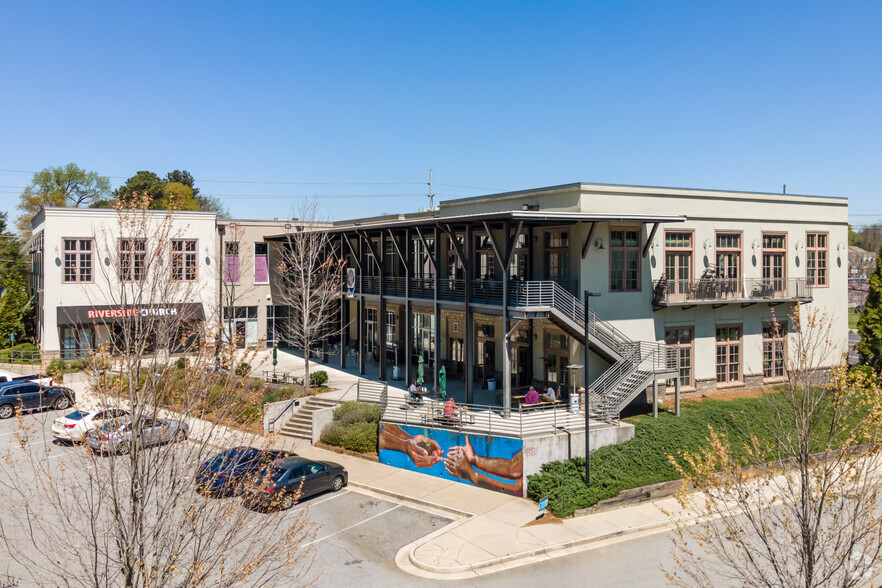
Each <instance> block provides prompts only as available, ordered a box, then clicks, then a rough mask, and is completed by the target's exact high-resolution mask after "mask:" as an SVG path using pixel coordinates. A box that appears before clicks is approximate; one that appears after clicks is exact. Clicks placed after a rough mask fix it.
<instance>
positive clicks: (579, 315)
mask: <svg viewBox="0 0 882 588" xmlns="http://www.w3.org/2000/svg"><path fill="white" fill-rule="evenodd" d="M509 308H510V309H511V310H512V317H513V318H538V317H539V316H544V317H545V318H548V319H549V320H551V321H552V322H554V323H555V324H557V325H558V326H559V327H561V328H563V329H564V330H565V331H567V333H568V334H570V335H571V336H573V337H575V338H576V339H577V340H578V341H580V342H582V343H583V344H585V343H586V342H585V306H584V305H583V304H582V302H581V301H580V300H579V299H578V298H576V297H575V296H573V295H572V294H570V293H569V292H567V291H566V290H565V289H564V288H563V287H562V286H561V285H560V284H558V283H557V282H552V281H529V282H518V283H516V284H512V286H511V291H510V292H509ZM588 339H589V340H588V342H587V344H588V346H589V347H590V348H591V349H592V350H593V351H594V352H595V353H597V354H598V355H600V356H602V357H604V358H605V359H607V360H608V361H610V362H611V363H612V365H611V366H610V367H609V369H607V370H606V371H605V372H604V373H603V375H602V376H601V377H599V378H597V379H596V380H595V381H594V382H592V383H591V386H590V390H589V400H590V405H591V413H592V415H593V416H594V417H595V418H597V419H599V420H603V421H606V422H613V421H615V420H617V419H618V417H619V413H620V412H621V411H622V409H623V408H625V406H627V405H628V403H629V402H631V401H632V400H633V399H634V398H635V397H636V396H637V395H638V394H639V393H640V392H642V391H643V390H645V389H646V387H647V386H648V385H650V384H652V382H653V380H654V379H657V378H659V377H660V376H662V375H668V376H674V375H676V374H677V371H678V370H679V366H678V357H679V356H678V355H677V353H676V350H673V349H667V348H666V347H665V345H663V344H659V343H654V342H653V343H649V342H636V341H632V340H631V339H630V338H628V337H627V336H626V335H625V334H624V333H622V332H621V331H619V330H618V329H616V328H615V327H614V326H612V325H611V324H610V323H609V322H607V321H606V320H604V319H603V318H602V317H600V316H599V315H598V314H597V313H596V312H594V311H592V310H590V309H589V312H588Z"/></svg>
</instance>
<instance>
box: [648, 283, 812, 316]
mask: <svg viewBox="0 0 882 588" xmlns="http://www.w3.org/2000/svg"><path fill="white" fill-rule="evenodd" d="M811 300H812V293H811V287H810V286H809V285H808V283H807V281H806V279H805V278H771V279H769V278H714V277H702V278H699V279H696V280H669V279H667V278H664V277H663V278H662V279H659V280H656V281H655V282H653V290H652V305H653V307H654V308H655V309H656V310H658V309H660V308H667V307H671V306H679V307H683V308H689V307H692V306H699V305H711V306H713V307H715V308H717V307H719V306H723V305H725V304H741V305H742V306H750V305H752V304H759V303H769V304H771V305H773V306H774V305H776V304H783V303H785V302H811Z"/></svg>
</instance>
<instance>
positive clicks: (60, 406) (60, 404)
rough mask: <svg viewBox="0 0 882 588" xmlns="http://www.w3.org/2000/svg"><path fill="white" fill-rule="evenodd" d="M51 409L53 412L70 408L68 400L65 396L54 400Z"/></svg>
mask: <svg viewBox="0 0 882 588" xmlns="http://www.w3.org/2000/svg"><path fill="white" fill-rule="evenodd" d="M52 408H54V409H55V410H65V409H67V408H70V398H68V397H67V396H62V397H60V398H56V399H55V404H53V405H52Z"/></svg>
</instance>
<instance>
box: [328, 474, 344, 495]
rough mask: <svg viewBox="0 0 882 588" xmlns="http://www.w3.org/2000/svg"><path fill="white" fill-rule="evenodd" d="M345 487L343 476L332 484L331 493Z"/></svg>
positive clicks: (335, 479)
mask: <svg viewBox="0 0 882 588" xmlns="http://www.w3.org/2000/svg"><path fill="white" fill-rule="evenodd" d="M342 487H343V476H337V477H336V478H334V480H333V481H332V482H331V492H337V491H338V490H340V488H342Z"/></svg>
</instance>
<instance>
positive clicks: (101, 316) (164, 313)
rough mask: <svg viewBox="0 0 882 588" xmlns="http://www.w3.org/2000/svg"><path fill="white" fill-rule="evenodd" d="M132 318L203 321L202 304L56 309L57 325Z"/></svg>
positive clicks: (65, 307)
mask: <svg viewBox="0 0 882 588" xmlns="http://www.w3.org/2000/svg"><path fill="white" fill-rule="evenodd" d="M134 316H142V317H170V318H171V317H175V318H182V319H184V320H204V319H205V312H204V311H203V309H202V304H201V303H198V302H187V303H183V304H161V305H160V304H153V305H140V306H61V307H59V308H58V324H59V325H86V324H94V323H112V322H114V321H117V320H119V319H124V318H129V317H134Z"/></svg>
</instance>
